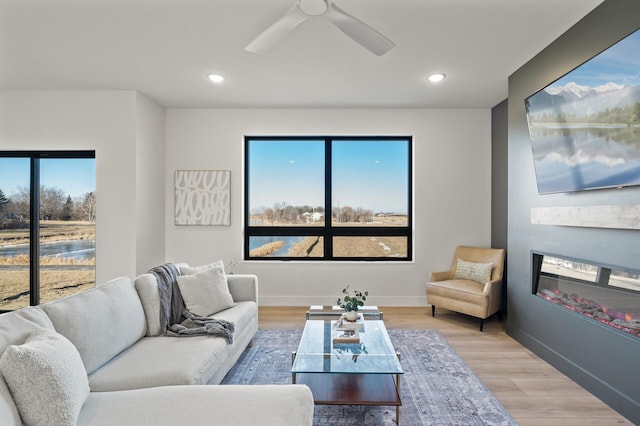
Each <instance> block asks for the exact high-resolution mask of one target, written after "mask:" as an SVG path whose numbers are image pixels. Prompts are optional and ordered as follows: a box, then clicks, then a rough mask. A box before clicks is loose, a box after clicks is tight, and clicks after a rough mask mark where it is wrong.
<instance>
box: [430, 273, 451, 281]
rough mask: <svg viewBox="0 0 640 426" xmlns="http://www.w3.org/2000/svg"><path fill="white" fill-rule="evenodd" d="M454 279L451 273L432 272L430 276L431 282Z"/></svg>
mask: <svg viewBox="0 0 640 426" xmlns="http://www.w3.org/2000/svg"><path fill="white" fill-rule="evenodd" d="M451 278H453V274H452V273H451V271H442V272H432V273H430V274H429V281H430V282H433V281H444V280H450V279H451Z"/></svg>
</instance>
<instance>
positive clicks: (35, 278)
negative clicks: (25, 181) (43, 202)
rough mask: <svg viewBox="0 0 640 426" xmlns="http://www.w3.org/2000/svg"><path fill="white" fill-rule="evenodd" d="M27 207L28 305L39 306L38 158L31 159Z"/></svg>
mask: <svg viewBox="0 0 640 426" xmlns="http://www.w3.org/2000/svg"><path fill="white" fill-rule="evenodd" d="M30 185H31V187H30V192H31V194H30V203H31V205H30V206H29V216H30V218H29V239H30V244H29V274H30V281H31V283H30V286H29V304H30V305H32V306H34V305H39V304H40V158H38V157H36V156H32V157H31V183H30Z"/></svg>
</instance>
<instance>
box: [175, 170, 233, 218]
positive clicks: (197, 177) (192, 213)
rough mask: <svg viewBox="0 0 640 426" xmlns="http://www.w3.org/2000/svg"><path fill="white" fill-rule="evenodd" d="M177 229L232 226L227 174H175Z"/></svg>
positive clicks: (229, 176) (186, 171)
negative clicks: (188, 226) (181, 227)
mask: <svg viewBox="0 0 640 426" xmlns="http://www.w3.org/2000/svg"><path fill="white" fill-rule="evenodd" d="M175 224H176V225H231V171H230V170H176V172H175Z"/></svg>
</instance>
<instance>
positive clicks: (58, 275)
mask: <svg viewBox="0 0 640 426" xmlns="http://www.w3.org/2000/svg"><path fill="white" fill-rule="evenodd" d="M0 163H1V164H0V167H2V170H0V310H13V309H18V308H21V307H24V306H28V305H29V304H30V302H31V298H32V297H33V295H32V294H31V282H32V278H33V277H31V272H30V271H31V265H30V262H31V253H32V250H34V247H37V248H38V249H39V262H38V265H37V266H38V274H37V278H38V280H37V282H38V283H39V291H38V293H37V299H36V300H39V303H44V302H47V301H50V300H55V299H58V298H60V297H64V296H66V295H69V294H72V293H76V292H79V291H83V290H85V289H88V288H91V287H93V286H94V285H95V234H96V232H95V222H96V195H95V190H94V189H93V188H95V160H94V159H93V158H60V159H58V158H47V159H43V160H42V161H41V163H42V164H41V167H40V173H41V180H40V183H41V184H40V190H39V194H38V195H39V205H38V209H37V211H38V217H37V218H32V217H31V210H32V209H31V200H32V197H31V193H30V185H29V169H30V167H29V161H28V158H26V161H25V158H24V157H0ZM65 188H66V189H65ZM79 188H86V189H89V190H85V191H82V192H81V191H80V190H79ZM33 225H35V226H37V228H38V231H39V241H31V233H30V231H31V230H30V228H31V226H33Z"/></svg>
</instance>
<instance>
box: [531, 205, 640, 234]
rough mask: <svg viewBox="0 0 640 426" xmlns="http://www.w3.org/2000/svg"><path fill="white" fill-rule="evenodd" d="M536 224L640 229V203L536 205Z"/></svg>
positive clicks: (534, 219)
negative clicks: (563, 205) (568, 205)
mask: <svg viewBox="0 0 640 426" xmlns="http://www.w3.org/2000/svg"><path fill="white" fill-rule="evenodd" d="M531 223H532V224H534V225H560V226H582V227H587V228H611V229H640V204H622V205H612V206H574V207H534V208H532V209H531Z"/></svg>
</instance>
